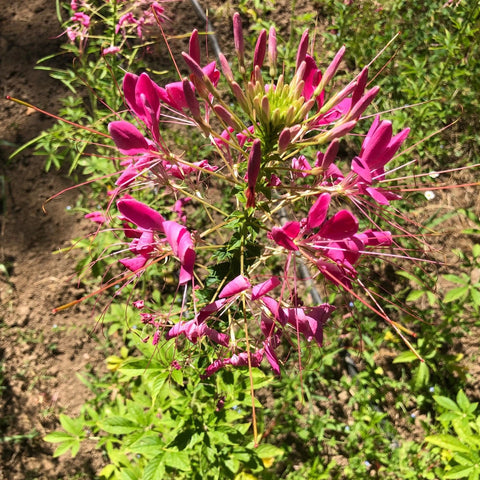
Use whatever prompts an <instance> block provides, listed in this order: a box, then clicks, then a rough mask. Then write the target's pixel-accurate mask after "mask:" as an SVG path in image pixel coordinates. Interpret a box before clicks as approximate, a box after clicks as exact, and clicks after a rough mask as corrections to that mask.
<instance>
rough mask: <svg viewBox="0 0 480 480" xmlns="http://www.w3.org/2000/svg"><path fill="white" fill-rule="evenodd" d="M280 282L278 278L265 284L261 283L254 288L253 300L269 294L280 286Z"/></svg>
mask: <svg viewBox="0 0 480 480" xmlns="http://www.w3.org/2000/svg"><path fill="white" fill-rule="evenodd" d="M280 283H281V282H280V280H279V279H278V277H271V278H269V279H268V280H266V281H265V282H262V283H259V284H258V285H255V286H254V287H253V288H252V300H257V299H258V298H260V297H263V296H264V295H266V294H267V293H268V292H270V291H271V290H273V289H274V288H276V287H278V285H280Z"/></svg>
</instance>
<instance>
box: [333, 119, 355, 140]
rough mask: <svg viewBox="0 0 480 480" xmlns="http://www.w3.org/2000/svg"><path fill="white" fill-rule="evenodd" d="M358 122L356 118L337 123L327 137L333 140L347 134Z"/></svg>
mask: <svg viewBox="0 0 480 480" xmlns="http://www.w3.org/2000/svg"><path fill="white" fill-rule="evenodd" d="M356 124H357V122H356V120H352V121H350V122H345V123H342V124H340V125H336V126H335V127H333V128H332V129H331V130H330V131H329V132H327V134H328V135H327V138H328V139H329V140H333V139H335V138H340V137H343V136H344V135H346V134H347V133H348V132H349V131H350V130H352V129H353V128H354V127H355V125H356Z"/></svg>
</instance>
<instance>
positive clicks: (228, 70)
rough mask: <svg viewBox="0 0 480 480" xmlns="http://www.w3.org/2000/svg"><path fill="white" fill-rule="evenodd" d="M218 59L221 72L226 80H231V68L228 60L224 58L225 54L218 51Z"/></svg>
mask: <svg viewBox="0 0 480 480" xmlns="http://www.w3.org/2000/svg"><path fill="white" fill-rule="evenodd" d="M218 59H219V61H220V66H221V67H222V72H223V74H224V75H225V78H226V79H227V81H228V82H233V73H232V69H231V68H230V65H229V63H228V60H227V59H226V58H225V55H224V54H223V53H220V54H219V56H218Z"/></svg>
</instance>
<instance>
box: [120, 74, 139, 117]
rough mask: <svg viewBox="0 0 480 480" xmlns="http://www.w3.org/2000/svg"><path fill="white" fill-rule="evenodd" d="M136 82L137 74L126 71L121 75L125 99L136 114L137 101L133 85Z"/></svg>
mask: <svg viewBox="0 0 480 480" xmlns="http://www.w3.org/2000/svg"><path fill="white" fill-rule="evenodd" d="M137 82H138V75H135V74H133V73H126V74H125V76H124V77H123V93H124V96H125V101H126V102H127V105H128V106H129V108H130V110H132V111H133V112H134V113H136V114H137V113H138V112H137V102H136V99H135V86H136V85H137Z"/></svg>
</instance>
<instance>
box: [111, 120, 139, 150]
mask: <svg viewBox="0 0 480 480" xmlns="http://www.w3.org/2000/svg"><path fill="white" fill-rule="evenodd" d="M108 131H109V132H110V135H111V136H112V138H113V141H114V142H115V145H116V146H117V148H118V150H119V151H120V153H123V154H124V155H135V154H137V153H145V152H148V142H147V140H146V139H145V137H144V136H143V135H142V133H141V132H140V130H139V129H138V128H137V127H135V126H134V125H132V124H131V123H129V122H125V121H124V120H118V121H115V122H111V123H110V124H109V125H108Z"/></svg>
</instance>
